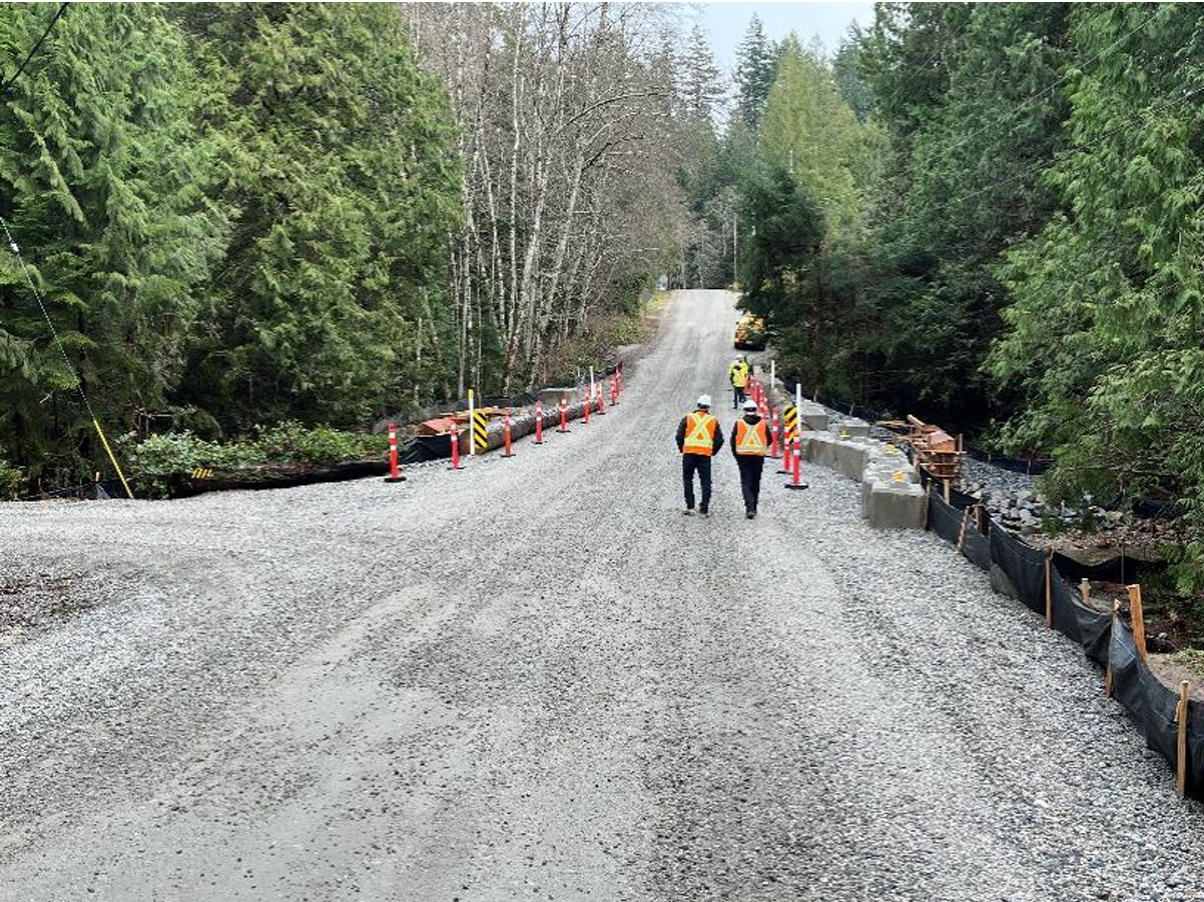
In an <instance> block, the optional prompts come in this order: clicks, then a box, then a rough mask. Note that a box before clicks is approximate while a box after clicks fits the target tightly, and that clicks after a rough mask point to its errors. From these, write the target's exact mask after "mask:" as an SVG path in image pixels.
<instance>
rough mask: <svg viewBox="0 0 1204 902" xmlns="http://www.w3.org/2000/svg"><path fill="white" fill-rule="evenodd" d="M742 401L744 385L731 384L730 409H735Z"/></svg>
mask: <svg viewBox="0 0 1204 902" xmlns="http://www.w3.org/2000/svg"><path fill="white" fill-rule="evenodd" d="M743 403H744V386H743V385H733V386H732V409H733V410H735V409H736V408H737V407H739V406H740V405H741V404H743Z"/></svg>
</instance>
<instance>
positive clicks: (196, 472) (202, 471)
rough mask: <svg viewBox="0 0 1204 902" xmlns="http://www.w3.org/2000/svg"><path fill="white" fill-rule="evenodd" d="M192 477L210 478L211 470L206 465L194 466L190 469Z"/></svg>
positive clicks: (211, 476)
mask: <svg viewBox="0 0 1204 902" xmlns="http://www.w3.org/2000/svg"><path fill="white" fill-rule="evenodd" d="M192 478H193V479H212V478H213V471H212V470H211V469H209V468H208V467H196V468H195V469H193V471H192Z"/></svg>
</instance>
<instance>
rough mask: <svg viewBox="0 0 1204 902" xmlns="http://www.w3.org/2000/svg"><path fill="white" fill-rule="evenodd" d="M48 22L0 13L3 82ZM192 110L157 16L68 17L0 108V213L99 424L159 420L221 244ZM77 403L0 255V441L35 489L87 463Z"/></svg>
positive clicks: (112, 12)
mask: <svg viewBox="0 0 1204 902" xmlns="http://www.w3.org/2000/svg"><path fill="white" fill-rule="evenodd" d="M56 8H57V4H34V5H29V6H24V5H15V4H5V6H4V14H3V15H2V16H0V49H2V51H3V52H2V53H0V56H2V58H3V59H4V60H6V61H11V66H12V69H13V70H15V66H16V63H17V61H18V60H19V59H23V58H24V57H25V55H26V54H27V53H28V49H29V48H31V47H32V46H33V44H34V43H35V42H36V41H37V40H38V38H39V37H40V36H41V35H42V33H43V31H44V30H45V28H46V24H47V22H48V21H49V20H50V18H51V16H52V15H53V14H54V11H55V9H56ZM10 74H12V72H11V71H6V73H5V75H6V76H8V75H10ZM199 98H200V90H199V87H198V83H197V79H196V76H195V73H194V71H193V70H192V68H191V66H190V65H189V63H188V59H187V55H186V52H185V46H184V42H183V39H182V37H181V36H180V34H179V33H178V31H177V30H176V29H175V28H174V27H172V26H171V25H170V23H169V22H168V21H167V20H166V19H165V17H164V13H163V9H162V7H159V6H156V5H153V4H147V5H134V4H79V5H72V6H71V7H70V8H69V10H68V12H67V14H66V15H65V16H64V17H63V18H62V19H60V20H59V22H58V23H57V24H56V25H55V27H54V29H53V31H52V32H51V34H50V36H49V37H48V38H47V40H46V42H45V44H44V45H43V46H42V49H41V50H40V52H39V53H38V55H37V56H36V57H35V58H34V59H33V60H32V61H31V62H30V65H29V66H28V68H27V69H26V71H25V72H24V74H23V75H22V77H21V78H20V79H18V80H17V81H16V82H15V83H14V84H13V86H12V87H11V88H9V90H8V93H7V95H6V96H5V97H4V98H3V103H2V104H0V209H3V211H4V215H5V218H6V219H7V220H8V222H9V226H10V228H11V230H12V233H13V236H14V238H15V239H16V241H17V242H18V244H19V245H20V246H21V248H22V251H23V253H24V255H25V256H26V258H27V261H28V262H29V263H30V264H31V268H32V270H33V278H34V280H35V282H36V283H38V284H39V285H40V287H41V290H42V292H43V293H44V295H45V299H46V304H47V308H48V312H49V315H50V317H51V319H52V321H53V322H54V324H55V327H56V328H57V329H58V332H59V335H60V336H61V338H62V341H63V345H64V346H65V349H66V353H67V354H68V356H69V357H70V358H71V360H72V362H73V364H74V367H75V370H76V372H77V373H78V374H79V377H80V379H82V384H83V386H84V387H85V388H86V390H88V391H89V393H90V394H91V396H92V399H93V406H94V407H95V408H96V412H97V414H98V415H99V416H100V417H101V419H103V420H105V421H106V422H109V423H125V422H129V421H130V419H131V418H132V414H133V412H134V411H136V410H138V409H140V408H150V409H156V408H161V407H162V405H164V404H165V402H166V399H167V398H168V396H169V395H170V393H171V391H172V389H173V388H174V387H175V385H176V384H177V382H178V380H179V378H180V374H181V371H182V368H183V363H184V357H185V354H186V344H187V341H188V338H189V335H190V332H191V330H192V329H193V328H194V327H195V326H196V325H197V323H198V319H199V318H200V316H201V306H202V301H201V289H200V286H201V284H202V283H203V282H204V280H205V279H206V278H207V277H208V275H209V272H210V268H211V266H212V265H213V264H214V262H215V261H216V260H217V259H218V258H219V257H220V255H221V252H222V248H223V245H224V243H225V240H226V237H227V234H228V224H227V221H226V217H225V215H224V213H223V211H222V210H221V209H219V208H216V207H215V206H214V205H213V204H212V203H211V202H210V200H209V198H207V197H206V194H205V190H206V187H207V185H208V184H209V179H210V178H211V174H212V167H213V164H214V147H213V143H212V142H211V141H210V140H208V139H207V137H205V136H203V135H200V134H198V132H197V130H196V129H195V127H194V122H195V119H196V117H197V116H199V109H198V103H199ZM5 244H6V245H7V242H6V243H5ZM76 385H77V382H76V378H75V376H74V375H73V374H72V372H71V370H69V369H68V368H67V366H66V364H65V363H64V361H63V358H62V357H61V356H60V354H59V351H58V349H57V348H55V347H54V346H53V344H52V341H51V334H50V330H49V328H48V327H47V325H46V323H45V322H44V321H43V318H42V314H41V311H40V310H39V307H38V304H37V301H36V299H35V297H34V295H33V293H32V292H31V291H30V290H29V288H28V286H27V285H26V283H25V278H24V275H23V273H22V272H21V269H20V267H19V265H18V261H17V259H16V257H15V255H13V254H12V253H11V252H10V251H9V249H8V248H7V246H5V247H4V248H3V250H0V436H3V437H4V438H5V439H6V441H7V442H8V444H9V445H10V447H12V448H13V449H14V451H15V453H16V455H17V460H18V462H19V463H24V464H27V465H28V466H29V469H30V472H31V474H32V475H40V474H42V473H50V474H51V475H53V474H55V473H56V472H58V471H62V470H68V471H70V470H75V471H77V472H86V471H87V470H88V469H89V468H88V465H87V463H86V461H85V458H91V459H99V458H100V455H101V450H100V449H99V447H97V444H96V440H95V437H94V432H93V429H92V424H91V416H90V414H89V412H88V411H87V410H86V409H84V408H83V406H82V404H81V402H80V400H79V397H78V394H77V393H76V392H75V388H76Z"/></svg>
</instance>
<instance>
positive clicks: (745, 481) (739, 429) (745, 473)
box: [731, 398, 769, 520]
mask: <svg viewBox="0 0 1204 902" xmlns="http://www.w3.org/2000/svg"><path fill="white" fill-rule="evenodd" d="M768 445H769V426H768V424H767V423H766V422H765V418H764V417H763V416H761V414H760V413H758V412H757V402H756V401H754V400H753V399H752V398H749V399H748V400H747V401H745V402H744V418H743V419H740V420H737V421H736V425H734V426H733V427H732V445H731V448H732V454H734V455H736V466H738V467H739V468H740V491H741V492H742V493H743V495H744V516H746V517H748V519H750V520H751V519H753V518H754V517H755V516H756V515H757V501H758V500H759V499H760V497H761V471H762V470H763V469H764V467H765V451H766V448H767V446H768Z"/></svg>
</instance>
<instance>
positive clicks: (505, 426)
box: [502, 407, 517, 457]
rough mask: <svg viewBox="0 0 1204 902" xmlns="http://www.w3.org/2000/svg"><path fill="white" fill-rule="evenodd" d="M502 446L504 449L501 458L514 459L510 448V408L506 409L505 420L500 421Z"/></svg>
mask: <svg viewBox="0 0 1204 902" xmlns="http://www.w3.org/2000/svg"><path fill="white" fill-rule="evenodd" d="M502 444H503V446H504V449H503V451H502V457H515V456H517V455H515V453H514V451H512V450H511V448H510V408H509V407H507V408H506V418H505V419H504V420H503V421H502Z"/></svg>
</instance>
